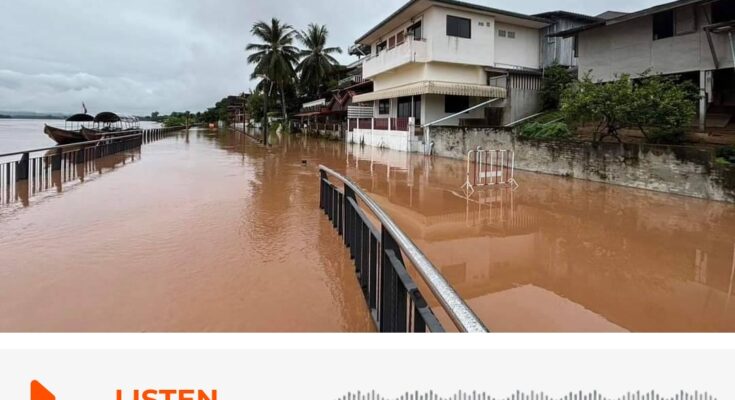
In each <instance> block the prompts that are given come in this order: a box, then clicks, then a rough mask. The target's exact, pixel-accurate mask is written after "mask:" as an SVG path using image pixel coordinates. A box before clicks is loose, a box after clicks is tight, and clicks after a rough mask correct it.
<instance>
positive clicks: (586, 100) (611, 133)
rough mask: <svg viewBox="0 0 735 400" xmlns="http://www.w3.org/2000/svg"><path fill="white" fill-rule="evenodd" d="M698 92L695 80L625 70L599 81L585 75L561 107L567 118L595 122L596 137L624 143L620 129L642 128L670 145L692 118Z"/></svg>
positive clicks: (652, 139) (565, 95) (568, 91)
mask: <svg viewBox="0 0 735 400" xmlns="http://www.w3.org/2000/svg"><path fill="white" fill-rule="evenodd" d="M697 96H698V94H697V91H696V89H694V90H693V86H692V85H691V84H689V83H679V82H677V81H676V80H675V79H673V78H666V77H662V76H651V75H649V74H648V73H644V74H643V75H641V77H640V80H638V81H634V80H633V79H631V77H630V75H627V74H624V75H620V76H617V77H616V79H615V80H613V81H611V82H607V83H600V82H594V81H592V79H591V77H590V74H589V73H587V74H585V75H584V76H583V77H582V79H581V80H580V81H579V82H577V83H575V84H573V85H571V86H570V87H569V88H567V89H566V90H565V91H564V93H563V94H562V101H561V111H562V113H563V114H564V116H565V118H566V120H567V121H570V122H575V123H595V124H597V126H596V128H595V131H594V133H593V140H594V141H602V140H604V139H605V138H607V137H612V138H615V139H617V140H618V141H621V139H620V135H619V132H620V130H621V129H624V128H638V129H640V130H641V132H642V133H643V134H644V136H645V137H646V139H647V140H648V141H649V142H656V143H672V142H675V141H677V140H680V139H681V137H682V136H683V134H684V130H685V129H686V127H687V126H688V124H689V123H690V122H691V120H692V119H693V118H694V115H695V114H696V101H697Z"/></svg>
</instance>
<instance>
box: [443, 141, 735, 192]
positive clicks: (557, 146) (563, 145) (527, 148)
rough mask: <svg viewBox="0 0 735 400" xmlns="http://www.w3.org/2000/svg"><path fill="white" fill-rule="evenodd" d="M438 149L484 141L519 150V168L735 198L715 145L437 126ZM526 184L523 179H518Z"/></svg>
mask: <svg viewBox="0 0 735 400" xmlns="http://www.w3.org/2000/svg"><path fill="white" fill-rule="evenodd" d="M431 141H433V142H434V153H435V154H436V155H438V156H442V157H450V158H457V159H465V158H466V155H467V151H469V150H471V149H474V148H476V147H477V146H481V147H482V148H485V149H505V150H513V151H514V152H515V166H516V168H517V169H521V170H527V171H534V172H541V173H546V174H553V175H562V176H569V177H573V178H578V179H586V180H591V181H597V182H604V183H610V184H615V185H622V186H629V187H635V188H640V189H648V190H654V191H658V192H665V193H672V194H680V195H685V196H691V197H699V198H703V199H709V200H717V201H727V202H731V203H735V167H732V166H730V167H722V166H714V153H713V151H711V150H706V149H699V148H692V147H684V146H654V145H641V144H617V143H602V144H597V145H595V144H592V143H589V142H567V141H557V142H552V141H535V140H524V139H519V138H517V137H516V136H515V135H514V134H513V133H512V132H510V131H507V130H493V129H482V128H480V129H469V128H468V129H462V128H456V127H434V128H432V129H431ZM520 184H521V185H522V184H523V182H520Z"/></svg>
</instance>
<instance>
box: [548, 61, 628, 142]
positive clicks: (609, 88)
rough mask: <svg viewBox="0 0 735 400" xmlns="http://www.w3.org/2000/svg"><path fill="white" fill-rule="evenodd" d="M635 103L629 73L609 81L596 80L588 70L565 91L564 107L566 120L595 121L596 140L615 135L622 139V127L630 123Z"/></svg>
mask: <svg viewBox="0 0 735 400" xmlns="http://www.w3.org/2000/svg"><path fill="white" fill-rule="evenodd" d="M632 105H633V82H632V81H631V79H630V75H627V74H625V75H620V76H619V77H617V79H615V80H613V81H611V82H608V83H596V82H594V81H593V80H592V78H591V77H590V73H589V72H588V73H587V74H585V75H584V76H583V77H582V79H581V80H580V81H579V82H577V83H576V84H574V85H572V86H570V87H569V88H568V89H567V90H566V91H565V92H564V94H563V95H562V105H561V111H562V113H564V116H565V117H566V119H567V121H571V122H577V123H596V124H597V126H596V128H595V130H594V132H593V136H592V140H593V141H595V142H598V141H599V142H601V141H603V140H604V139H605V138H607V137H613V138H615V139H617V140H618V141H619V142H622V140H621V139H620V132H619V131H620V129H622V128H625V127H627V126H628V125H629V119H630V114H631V107H632Z"/></svg>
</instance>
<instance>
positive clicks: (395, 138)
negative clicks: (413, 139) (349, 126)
mask: <svg viewBox="0 0 735 400" xmlns="http://www.w3.org/2000/svg"><path fill="white" fill-rule="evenodd" d="M345 140H346V141H347V143H353V144H364V145H365V146H372V147H379V148H385V149H391V150H398V151H404V152H408V151H410V146H411V144H410V143H409V141H408V132H404V131H384V130H377V129H376V130H370V129H354V130H352V132H347V135H346V139H345Z"/></svg>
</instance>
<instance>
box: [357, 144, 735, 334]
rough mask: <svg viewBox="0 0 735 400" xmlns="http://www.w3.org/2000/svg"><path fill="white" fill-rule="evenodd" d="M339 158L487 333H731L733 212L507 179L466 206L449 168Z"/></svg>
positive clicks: (459, 174)
mask: <svg viewBox="0 0 735 400" xmlns="http://www.w3.org/2000/svg"><path fill="white" fill-rule="evenodd" d="M348 151H349V152H350V154H349V156H348V164H349V165H351V166H352V168H351V170H350V175H352V176H353V178H355V179H356V180H357V182H358V183H359V184H360V185H361V186H362V187H364V188H367V189H369V191H370V192H371V194H372V196H373V197H374V198H376V199H377V200H378V202H379V203H380V204H381V206H383V207H384V209H385V210H386V211H388V213H389V214H390V215H391V216H393V218H394V219H395V220H396V222H397V223H398V224H399V225H400V226H401V227H402V228H403V229H404V230H405V231H406V232H407V233H408V234H409V236H411V237H412V238H413V239H414V241H415V242H416V244H417V245H418V246H419V247H420V248H421V249H423V250H424V251H425V252H426V254H427V255H428V257H429V259H431V260H432V261H433V262H434V263H435V265H436V266H437V267H439V268H440V269H441V271H442V272H443V274H444V275H445V276H446V277H447V279H448V280H449V281H450V282H451V283H452V284H453V285H454V286H455V288H456V289H457V290H458V291H459V292H460V294H461V295H462V297H463V298H465V299H466V300H467V302H468V303H469V304H470V306H471V307H472V308H473V309H474V310H475V311H476V312H477V313H478V315H479V316H480V317H481V318H482V319H483V320H484V321H485V323H486V324H487V326H488V327H489V328H490V329H491V330H496V331H622V330H630V331H735V301H734V299H733V295H734V293H733V283H734V281H735V207H734V206H733V205H730V204H724V203H716V202H708V201H703V200H699V199H690V198H685V197H678V196H669V195H664V194H660V193H654V192H647V191H641V190H632V189H628V188H622V187H616V186H609V185H602V184H596V183H592V182H584V181H579V180H571V179H564V178H559V177H552V176H545V175H539V174H531V173H518V172H517V173H516V174H517V178H516V179H517V180H518V181H519V182H520V183H521V187H520V188H519V189H517V190H515V191H511V190H508V189H500V190H493V189H487V190H481V191H480V192H479V193H476V194H475V195H473V196H472V197H470V198H466V197H464V195H463V194H461V190H459V186H460V185H461V182H462V181H463V176H464V168H463V165H462V163H461V162H457V161H453V160H447V159H440V158H435V159H431V160H429V159H427V158H425V157H417V156H414V157H413V158H411V159H410V160H405V159H401V160H396V159H395V158H394V157H395V156H394V155H392V154H386V155H385V156H376V154H370V153H365V151H364V150H363V149H360V148H358V147H348ZM357 160H359V161H357ZM388 170H390V171H391V174H390V176H391V178H390V179H385V176H387V173H386V171H388ZM394 171H400V172H398V173H394Z"/></svg>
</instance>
